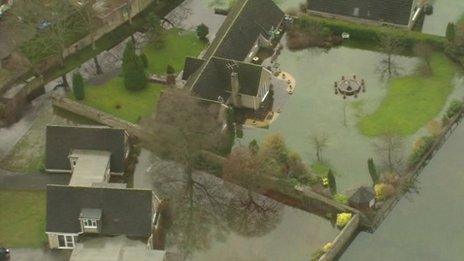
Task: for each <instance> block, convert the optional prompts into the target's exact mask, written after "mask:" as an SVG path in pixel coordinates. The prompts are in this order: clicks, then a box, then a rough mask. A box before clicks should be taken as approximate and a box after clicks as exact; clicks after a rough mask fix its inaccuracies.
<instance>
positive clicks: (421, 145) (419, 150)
mask: <svg viewBox="0 0 464 261" xmlns="http://www.w3.org/2000/svg"><path fill="white" fill-rule="evenodd" d="M435 140H436V138H435V137H433V136H424V137H422V138H420V140H418V141H416V142H415V149H414V151H413V152H412V154H411V155H410V156H409V159H408V164H409V166H410V167H414V166H416V165H417V163H419V161H420V160H421V159H422V156H424V155H425V153H427V152H428V151H429V150H430V148H431V147H432V146H433V143H434V142H435Z"/></svg>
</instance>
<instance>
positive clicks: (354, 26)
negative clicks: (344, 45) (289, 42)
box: [295, 15, 445, 50]
mask: <svg viewBox="0 0 464 261" xmlns="http://www.w3.org/2000/svg"><path fill="white" fill-rule="evenodd" d="M295 23H296V25H297V26H299V27H300V28H309V27H310V26H311V25H314V24H318V25H322V26H324V27H327V28H329V29H330V30H331V31H332V33H334V34H336V35H341V34H342V33H343V32H347V33H349V34H350V39H352V40H357V41H362V42H371V43H373V44H379V37H380V36H382V35H391V36H393V37H395V38H398V39H399V40H400V43H401V45H402V46H403V47H404V48H405V49H407V50H412V49H413V47H414V46H415V45H416V44H417V43H427V44H430V45H431V46H433V47H434V48H436V49H437V50H443V49H444V44H445V38H444V37H441V36H435V35H429V34H423V33H420V32H415V31H408V30H405V29H401V28H396V27H392V26H377V25H368V24H359V23H355V22H349V21H345V20H337V19H331V18H324V17H318V16H310V15H304V16H301V17H299V18H298V19H297V20H296V22H295Z"/></svg>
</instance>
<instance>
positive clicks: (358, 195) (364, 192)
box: [348, 186, 375, 204]
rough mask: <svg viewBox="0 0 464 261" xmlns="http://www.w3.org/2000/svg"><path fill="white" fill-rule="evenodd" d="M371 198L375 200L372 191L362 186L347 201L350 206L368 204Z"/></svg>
mask: <svg viewBox="0 0 464 261" xmlns="http://www.w3.org/2000/svg"><path fill="white" fill-rule="evenodd" d="M373 198H375V192H374V189H373V188H371V187H366V186H363V187H360V188H359V189H357V190H356V192H354V194H353V195H352V196H351V197H350V198H349V200H348V201H349V203H350V204H362V203H369V202H370V201H371V200H372V199H373Z"/></svg>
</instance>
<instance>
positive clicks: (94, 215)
mask: <svg viewBox="0 0 464 261" xmlns="http://www.w3.org/2000/svg"><path fill="white" fill-rule="evenodd" d="M101 216H102V211H101V209H96V208H83V209H82V210H81V214H80V215H79V221H80V223H81V228H82V232H84V233H100V230H101Z"/></svg>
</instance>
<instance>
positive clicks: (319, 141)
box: [311, 133, 329, 162]
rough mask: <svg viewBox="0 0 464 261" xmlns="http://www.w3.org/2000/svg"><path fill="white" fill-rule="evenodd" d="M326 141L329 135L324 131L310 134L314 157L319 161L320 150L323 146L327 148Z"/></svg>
mask: <svg viewBox="0 0 464 261" xmlns="http://www.w3.org/2000/svg"><path fill="white" fill-rule="evenodd" d="M328 141H329V137H328V136H327V134H326V133H322V134H318V135H313V136H311V143H312V144H313V146H314V149H315V150H316V159H317V161H319V162H322V161H323V158H322V152H323V150H324V149H325V148H327V145H328Z"/></svg>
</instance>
